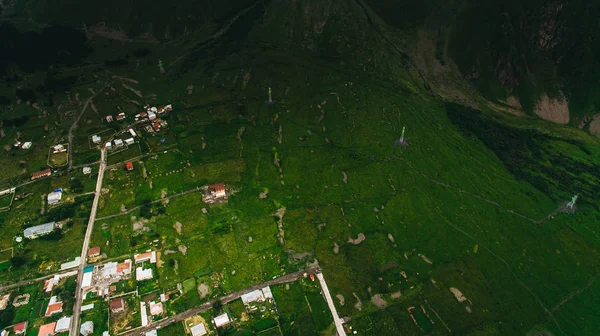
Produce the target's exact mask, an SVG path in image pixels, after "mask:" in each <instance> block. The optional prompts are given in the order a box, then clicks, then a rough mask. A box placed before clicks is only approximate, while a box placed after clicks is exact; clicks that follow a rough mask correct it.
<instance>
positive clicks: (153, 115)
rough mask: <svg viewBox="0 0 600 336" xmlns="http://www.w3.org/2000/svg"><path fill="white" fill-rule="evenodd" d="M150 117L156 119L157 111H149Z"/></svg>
mask: <svg viewBox="0 0 600 336" xmlns="http://www.w3.org/2000/svg"><path fill="white" fill-rule="evenodd" d="M148 119H150V120H154V119H156V113H154V112H152V111H150V112H148Z"/></svg>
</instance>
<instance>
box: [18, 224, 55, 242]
mask: <svg viewBox="0 0 600 336" xmlns="http://www.w3.org/2000/svg"><path fill="white" fill-rule="evenodd" d="M55 227H56V222H50V223H46V224H42V225H36V226H32V227H28V228H26V229H25V230H24V231H23V235H24V236H25V238H29V239H35V238H37V237H39V236H43V235H46V234H48V233H50V232H52V231H54V228H55Z"/></svg>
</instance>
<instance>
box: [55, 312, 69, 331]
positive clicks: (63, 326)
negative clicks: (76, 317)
mask: <svg viewBox="0 0 600 336" xmlns="http://www.w3.org/2000/svg"><path fill="white" fill-rule="evenodd" d="M70 328H71V317H70V316H63V317H61V318H60V319H59V320H58V321H56V327H55V328H54V332H55V333H61V332H65V331H69V329H70Z"/></svg>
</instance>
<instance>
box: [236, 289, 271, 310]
mask: <svg viewBox="0 0 600 336" xmlns="http://www.w3.org/2000/svg"><path fill="white" fill-rule="evenodd" d="M272 299H273V293H271V287H269V286H267V287H264V288H262V289H257V290H253V291H252V292H250V293H246V294H244V295H242V302H243V303H244V305H248V304H250V303H251V302H265V301H267V300H272Z"/></svg>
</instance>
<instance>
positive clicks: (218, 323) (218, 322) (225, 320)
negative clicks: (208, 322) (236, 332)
mask: <svg viewBox="0 0 600 336" xmlns="http://www.w3.org/2000/svg"><path fill="white" fill-rule="evenodd" d="M230 322H231V320H230V319H229V315H227V313H223V314H221V315H219V316H217V317H215V318H214V319H213V323H214V324H215V327H217V328H220V327H223V326H226V325H228V324H229V323H230Z"/></svg>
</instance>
